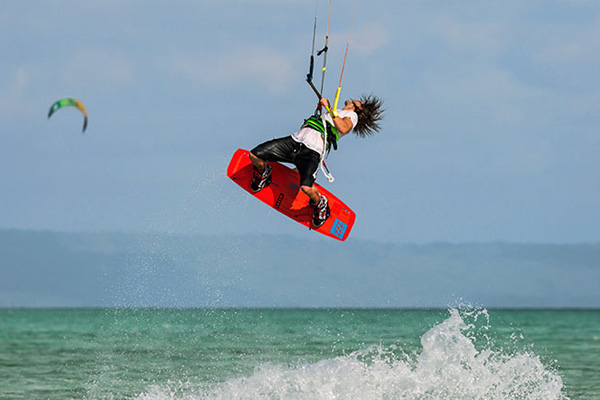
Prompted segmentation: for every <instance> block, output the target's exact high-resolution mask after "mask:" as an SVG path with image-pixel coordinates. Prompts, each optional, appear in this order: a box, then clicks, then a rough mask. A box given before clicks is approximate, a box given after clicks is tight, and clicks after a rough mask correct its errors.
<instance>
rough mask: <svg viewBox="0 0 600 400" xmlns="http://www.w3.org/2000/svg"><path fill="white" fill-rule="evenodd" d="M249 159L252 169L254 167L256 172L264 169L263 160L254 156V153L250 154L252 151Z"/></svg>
mask: <svg viewBox="0 0 600 400" xmlns="http://www.w3.org/2000/svg"><path fill="white" fill-rule="evenodd" d="M250 161H252V164H253V165H254V169H256V170H257V171H258V172H263V171H264V170H265V160H263V159H262V158H258V157H256V156H255V155H254V154H252V152H250Z"/></svg>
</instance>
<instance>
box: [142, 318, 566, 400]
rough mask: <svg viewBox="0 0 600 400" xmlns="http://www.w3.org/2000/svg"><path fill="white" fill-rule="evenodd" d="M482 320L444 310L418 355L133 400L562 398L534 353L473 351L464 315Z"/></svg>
mask: <svg viewBox="0 0 600 400" xmlns="http://www.w3.org/2000/svg"><path fill="white" fill-rule="evenodd" d="M481 315H484V316H486V317H487V312H486V311H485V310H479V311H477V312H476V313H475V314H473V313H471V314H470V315H467V316H465V315H464V313H463V316H461V314H460V313H459V311H458V310H450V317H449V318H448V319H447V320H445V321H443V322H442V323H440V324H438V325H436V326H435V327H433V328H432V329H430V330H429V331H428V332H426V333H425V334H424V335H423V336H422V337H421V344H422V351H421V352H420V353H419V354H406V353H403V352H402V351H401V349H398V348H396V347H395V346H391V347H390V348H383V347H381V346H372V347H369V348H367V349H364V350H360V351H356V352H354V353H352V354H349V355H345V356H340V357H336V358H333V359H327V360H322V361H319V362H316V363H312V364H305V365H299V366H296V367H287V366H280V365H263V366H260V367H258V368H257V369H256V371H255V373H254V374H253V375H251V376H248V377H241V378H236V379H232V380H229V381H227V382H225V383H221V384H218V385H217V386H216V387H211V388H208V387H204V388H196V389H192V388H189V387H185V386H186V385H185V384H183V383H181V382H180V383H177V384H172V385H169V387H167V388H165V387H158V386H155V387H151V388H149V390H148V391H147V392H146V393H143V394H141V395H140V396H139V397H138V399H140V400H163V399H190V400H191V399H194V400H196V399H203V400H204V399H205V400H209V399H210V400H221V399H223V400H225V399H248V400H253V399H286V400H287V399H298V400H303V399H306V400H309V399H310V400H320V399H323V400H324V399H361V400H362V399H408V400H412V399H415V400H416V399H419V400H425V399H431V400H434V399H435V400H454V399H456V400H459V399H460V400H470V399H481V400H483V399H485V400H501V399H502V400H504V399H515V400H516V399H523V400H524V399H527V400H536V399H539V400H553V399H556V400H564V399H566V397H565V396H564V395H563V394H562V388H563V383H562V379H561V378H560V376H558V374H556V372H554V371H552V370H551V369H549V368H547V367H546V366H544V365H543V364H542V362H541V360H540V359H539V357H538V356H536V355H535V354H533V353H531V352H516V353H513V354H503V352H502V351H499V350H494V349H492V347H493V346H492V345H490V344H489V341H488V343H484V345H483V347H484V348H483V349H479V350H478V349H477V347H476V346H475V342H476V341H477V339H478V338H479V339H480V340H481V339H482V338H483V339H484V340H483V342H486V340H485V339H488V338H487V336H486V335H485V334H483V335H481V329H482V328H477V327H476V326H475V325H474V324H471V323H469V324H466V323H465V322H464V320H463V317H464V318H471V319H474V320H476V319H477V318H478V317H480V316H481ZM483 329H484V330H485V329H486V327H485V326H484V327H483Z"/></svg>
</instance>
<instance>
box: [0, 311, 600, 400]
mask: <svg viewBox="0 0 600 400" xmlns="http://www.w3.org/2000/svg"><path fill="white" fill-rule="evenodd" d="M0 399H27V400H31V399H61V400H64V399H111V400H112V399H139V400H162V399H248V400H250V399H299V400H300V399H306V400H309V399H310V400H321V399H411V400H413V399H420V400H425V399H432V400H433V399H440V400H443V399H448V400H451V399H452V400H455V399H456V400H459V399H460V400H470V399H482V400H483V399H486V400H487V399H490V400H495V399H497V400H500V399H523V400H525V399H527V400H530V399H531V400H535V399H539V400H552V399H590V400H591V399H600V310H496V309H492V310H486V309H483V308H476V307H457V308H451V309H433V310H404V309H400V310H392V309H374V310H371V309H2V310H0Z"/></svg>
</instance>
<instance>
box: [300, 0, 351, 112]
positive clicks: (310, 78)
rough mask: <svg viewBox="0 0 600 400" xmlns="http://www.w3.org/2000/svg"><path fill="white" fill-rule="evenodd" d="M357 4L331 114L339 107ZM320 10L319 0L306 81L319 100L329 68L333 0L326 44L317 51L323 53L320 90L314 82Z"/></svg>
mask: <svg viewBox="0 0 600 400" xmlns="http://www.w3.org/2000/svg"><path fill="white" fill-rule="evenodd" d="M357 6H358V0H356V2H355V3H354V11H353V12H352V22H351V23H350V31H349V33H348V41H347V42H346V51H345V53H344V62H343V63H342V72H341V73H340V82H339V84H338V88H337V91H336V93H335V98H334V102H333V108H332V109H329V108H328V109H327V112H329V114H331V115H332V116H337V112H336V109H337V105H338V102H339V99H340V93H341V91H342V79H343V77H344V69H345V68H346V58H347V57H348V48H349V47H350V39H351V37H352V29H353V27H354V18H355V16H356V8H357ZM318 11H319V0H317V2H316V6H315V22H314V27H313V40H312V51H311V55H310V66H309V71H308V74H307V75H306V82H308V84H309V85H310V87H311V89H312V90H313V91H314V92H315V94H316V95H317V98H318V99H319V100H321V99H322V98H323V95H322V93H323V87H324V84H325V71H326V70H327V51H328V50H329V28H330V26H331V0H329V11H328V16H327V33H326V34H325V44H324V46H323V48H322V49H321V50H318V51H317V53H316V55H317V57H318V56H321V55H323V67H322V69H321V90H318V89H317V88H316V86H315V84H314V82H313V74H314V67H315V41H316V36H317V18H318ZM319 110H320V107H318V108H317V112H319Z"/></svg>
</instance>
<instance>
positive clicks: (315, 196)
mask: <svg viewBox="0 0 600 400" xmlns="http://www.w3.org/2000/svg"><path fill="white" fill-rule="evenodd" d="M300 189H302V191H303V192H304V193H306V195H307V196H308V198H309V199H310V202H311V204H317V203H318V202H319V199H320V198H321V196H320V195H319V189H317V188H316V187H315V186H304V185H302V186H300Z"/></svg>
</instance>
